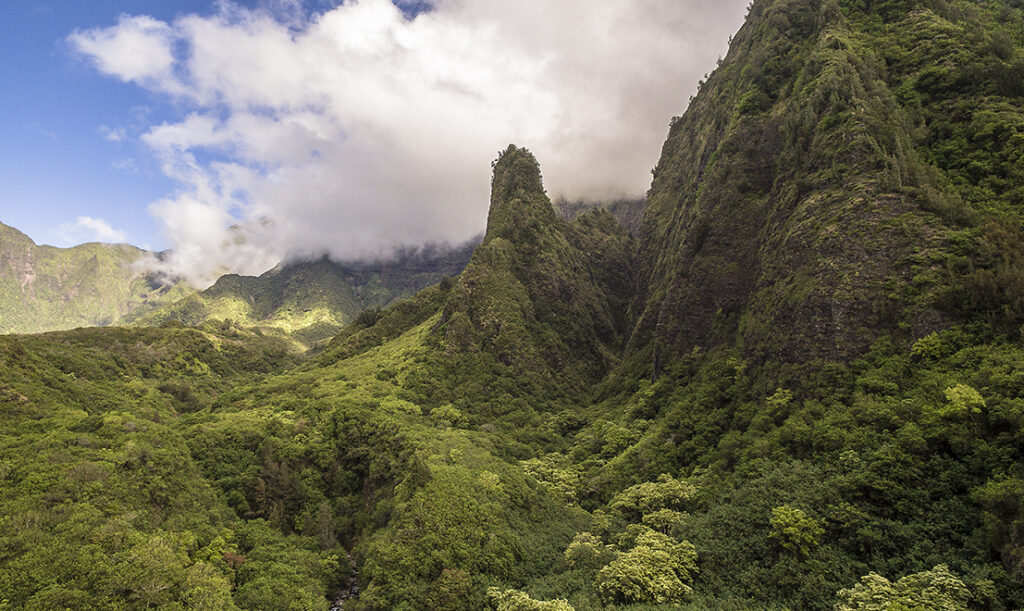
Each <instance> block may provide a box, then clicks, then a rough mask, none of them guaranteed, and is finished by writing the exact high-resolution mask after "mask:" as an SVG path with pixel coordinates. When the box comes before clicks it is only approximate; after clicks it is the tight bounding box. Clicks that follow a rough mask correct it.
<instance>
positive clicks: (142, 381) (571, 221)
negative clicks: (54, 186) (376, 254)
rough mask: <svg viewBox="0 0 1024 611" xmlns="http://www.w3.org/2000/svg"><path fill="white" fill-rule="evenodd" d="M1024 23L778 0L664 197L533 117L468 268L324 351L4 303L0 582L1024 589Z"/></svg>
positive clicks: (743, 594)
mask: <svg viewBox="0 0 1024 611" xmlns="http://www.w3.org/2000/svg"><path fill="white" fill-rule="evenodd" d="M1022 51H1024V8H1022V7H1021V6H1019V5H1018V4H1016V3H1014V2H1009V1H1007V2H1002V1H999V2H986V3H974V2H967V1H965V0H953V1H944V0H935V1H932V0H921V1H918V0H887V1H885V2H877V1H876V2H870V3H868V2H862V1H860V0H844V1H842V2H835V1H832V0H756V1H755V2H754V3H753V4H752V5H751V9H750V14H749V16H748V20H747V22H746V24H745V25H744V26H743V28H742V29H741V30H740V31H739V32H738V33H737V35H736V36H735V38H734V39H733V41H732V45H731V49H730V52H729V54H728V55H727V56H726V58H724V59H723V61H722V63H721V65H720V66H719V67H718V69H717V70H716V71H715V72H714V73H713V74H712V75H711V76H710V77H709V78H708V80H707V82H705V83H703V84H702V86H701V88H700V91H699V93H698V94H697V96H696V97H695V98H694V99H693V100H692V101H691V104H690V106H689V108H688V109H687V111H686V112H685V113H684V114H683V116H682V117H679V118H676V119H674V120H673V121H672V125H671V128H670V131H669V135H668V138H667V140H666V144H665V147H664V149H663V151H662V157H661V159H660V161H659V163H658V166H657V167H656V169H655V173H654V179H653V183H652V187H651V190H650V192H649V193H648V196H647V204H646V207H645V210H644V220H643V223H642V225H641V227H640V229H639V231H637V232H631V231H629V230H628V229H627V228H626V227H624V226H623V224H622V223H620V222H618V221H616V219H615V217H614V216H613V215H612V214H611V213H610V212H609V211H607V210H593V211H589V212H586V213H584V214H581V215H578V216H577V215H573V214H564V213H563V215H562V218H560V216H559V214H557V213H556V210H555V208H554V207H553V206H552V203H551V202H550V200H549V199H548V197H547V195H546V194H545V192H544V188H543V184H542V182H541V178H540V169H539V164H538V162H537V160H536V159H535V158H534V156H533V155H532V154H530V153H529V152H528V151H527V150H525V149H521V148H517V147H515V146H510V147H509V148H508V149H506V150H505V151H503V152H502V153H500V155H499V157H498V159H497V160H496V161H495V164H494V174H493V179H492V199H491V209H490V214H489V217H488V225H487V233H486V235H485V237H484V239H483V241H482V243H481V244H480V245H479V246H478V247H477V248H476V249H475V250H474V252H473V253H472V257H471V259H470V261H469V263H468V264H467V265H466V268H465V270H464V271H463V272H462V273H461V274H460V275H458V277H456V278H447V279H444V280H442V281H440V282H439V283H438V284H436V285H433V286H429V287H427V288H424V289H422V290H420V291H419V292H417V293H416V294H415V295H413V296H411V297H409V298H408V299H404V300H400V301H397V302H395V303H393V304H392V305H390V306H388V307H386V308H384V309H381V310H371V311H370V313H369V314H367V315H361V316H359V317H357V318H356V319H355V320H354V321H353V322H352V323H351V324H349V325H348V326H346V327H345V328H344V329H342V330H341V332H339V333H338V334H337V335H335V336H334V338H333V339H331V340H330V341H329V342H327V343H326V345H325V346H324V347H323V350H321V351H319V352H318V353H316V354H315V355H312V356H310V357H308V358H306V359H304V360H302V361H301V362H297V361H296V360H295V359H296V357H294V356H293V355H292V354H290V353H289V351H288V349H287V342H286V341H285V340H284V339H283V338H282V337H276V336H270V335H268V334H264V333H260V332H256V331H253V330H251V329H247V328H244V327H238V326H236V325H233V324H230V323H218V324H214V323H211V322H207V323H205V324H203V325H201V326H200V327H199V328H179V327H174V326H166V327H162V328H149V329H86V330H77V331H71V332H62V333H52V334H44V335H37V336H24V337H0V359H2V361H0V362H2V363H3V365H4V366H3V367H2V368H0V398H2V399H3V401H4V403H3V404H2V405H3V409H4V416H5V417H4V418H2V419H0V426H2V429H0V430H2V432H3V434H2V435H0V482H2V484H3V485H2V486H0V516H3V518H2V519H0V592H2V593H3V594H2V595H0V601H2V602H0V607H2V606H3V605H6V606H10V607H13V608H27V609H50V608H65V607H91V608H150V607H163V608H182V607H184V608H220V609H234V608H242V609H323V608H326V607H327V606H328V604H329V603H332V602H333V603H334V604H336V605H339V606H342V607H343V608H344V609H346V610H348V611H351V610H352V609H367V610H369V609H453V610H457V609H487V608H489V609H496V610H498V611H512V610H532V609H557V610H560V611H565V610H567V609H573V608H575V609H602V608H604V609H608V608H630V609H670V608H673V609H677V608H688V609H780V610H781V609H837V610H844V611H845V610H854V609H856V610H868V609H948V610H965V609H978V610H982V609H985V610H995V609H1014V608H1020V607H1022V606H1024V572H1022V570H1024V537H1022V536H1021V533H1022V532H1024V471H1022V465H1024V456H1022V449H1024V376H1022V373H1021V372H1022V371H1024V334H1022V333H1024V327H1022V324H1024V305H1022V304H1024V297H1022V296H1024V272H1022V270H1024V230H1022V228H1021V220H1022V219H1021V208H1020V205H1022V204H1024V201H1022V200H1021V199H1020V193H1021V192H1022V191H1021V189H1022V185H1024V183H1022V181H1021V180H1020V178H1021V177H1020V176H1019V173H1018V172H1019V169H1020V167H1022V166H1020V165H1019V163H1018V161H1019V160H1020V156H1021V155H1022V154H1024V140H1022V139H1021V138H1020V134H1022V133H1024V131H1022V130H1021V127H1022V126H1024V121H1022V118H1024V117H1022V115H1024V110H1022V108H1024V97H1022V96H1024V89H1021V88H1020V86H1019V82H1018V81H1016V80H1015V79H1014V75H1019V74H1024V73H1022V72H1021V71H1020V66H1021V61H1022V60H1021V59H1020V58H1021V57H1024V56H1022V55H1021V53H1022ZM254 282H255V281H254V280H246V279H243V278H227V279H225V280H224V286H222V287H221V290H223V291H224V292H225V293H227V294H230V295H238V294H244V292H245V291H246V290H250V289H248V288H247V287H249V286H250V284H252V283H254ZM266 282H269V280H267V281H266ZM252 303H259V304H263V303H269V304H270V305H267V306H263V305H261V306H260V307H261V308H265V309H264V310H259V309H258V308H257V310H259V311H273V308H274V307H278V306H277V305H276V304H275V303H272V302H270V301H267V302H264V301H260V300H259V299H256V298H253V300H252V301H251V302H249V305H247V307H250V308H251V307H253V306H252V305H251V304H252Z"/></svg>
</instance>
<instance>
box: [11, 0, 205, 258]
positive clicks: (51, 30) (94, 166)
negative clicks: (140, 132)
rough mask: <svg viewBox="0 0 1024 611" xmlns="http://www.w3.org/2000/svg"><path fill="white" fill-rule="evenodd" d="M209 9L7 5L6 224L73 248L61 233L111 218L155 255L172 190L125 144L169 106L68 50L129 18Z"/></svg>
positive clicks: (144, 1)
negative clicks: (158, 215) (157, 213)
mask: <svg viewBox="0 0 1024 611" xmlns="http://www.w3.org/2000/svg"><path fill="white" fill-rule="evenodd" d="M210 10H211V9H210V3H209V2H207V1H201V0H194V1H191V2H174V3H171V2H161V1H153V0H89V1H88V2H78V1H74V0H65V1H60V2H28V1H23V0H13V1H12V0H8V2H5V3H4V8H3V18H2V19H0V91H2V93H0V117H2V120H0V222H3V223H5V224H8V225H12V226H14V227H17V228H18V229H20V230H22V231H24V232H25V233H27V234H29V236H31V237H32V238H33V239H34V240H36V241H37V242H40V243H50V244H55V245H60V246H65V245H67V240H65V239H63V238H62V236H61V232H60V231H59V229H58V228H59V226H60V225H62V224H68V223H74V221H75V219H76V218H77V217H79V216H91V217H98V218H103V219H106V220H107V221H108V222H109V223H111V224H112V225H114V227H115V228H116V229H119V230H121V231H123V232H124V233H126V234H127V236H128V238H129V240H130V241H131V242H134V243H137V244H148V245H150V246H152V247H155V248H161V247H163V246H165V245H164V244H161V240H159V237H158V231H157V226H156V223H155V221H154V219H153V218H152V217H151V216H150V215H149V214H148V212H147V211H146V205H147V204H148V203H149V202H151V201H154V200H156V199H158V198H159V197H161V196H163V195H166V194H167V193H168V192H170V191H172V190H173V188H174V183H173V181H171V180H170V179H168V178H166V177H165V176H163V175H162V174H161V173H160V171H159V168H158V167H156V165H155V163H154V162H153V160H152V159H151V158H150V157H148V156H146V155H143V154H140V151H139V150H138V147H137V145H135V144H133V143H132V142H131V141H130V140H128V139H125V141H122V142H112V141H110V140H108V139H107V138H105V137H104V134H103V132H102V131H101V129H102V126H107V127H110V128H113V129H117V128H129V127H130V126H131V124H132V122H133V121H146V122H149V121H152V120H153V118H155V117H160V116H162V115H166V114H167V113H168V110H169V109H168V101H167V100H165V99H161V98H159V97H157V96H154V95H152V94H149V93H147V92H146V91H144V90H142V89H139V88H135V87H129V86H127V85H125V84H124V83H121V82H119V81H116V80H113V79H110V78H108V77H105V76H103V75H101V74H99V73H98V72H97V71H96V70H94V69H92V68H91V67H90V66H89V65H88V64H87V63H86V62H85V61H84V60H83V59H82V58H81V57H76V56H75V55H74V54H73V53H72V52H71V50H70V49H69V47H68V44H67V43H66V42H65V40H66V38H67V36H68V35H69V34H70V33H71V32H73V31H74V30H76V29H84V28H90V27H96V26H109V25H111V24H113V23H115V22H116V20H117V17H118V15H120V14H121V13H125V12H130V13H133V14H135V13H145V14H150V15H153V16H156V17H160V18H164V19H172V18H174V17H175V16H176V15H177V14H181V13H186V12H200V13H202V12H209V11H210Z"/></svg>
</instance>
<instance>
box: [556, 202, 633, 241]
mask: <svg viewBox="0 0 1024 611" xmlns="http://www.w3.org/2000/svg"><path fill="white" fill-rule="evenodd" d="M551 203H552V205H553V206H554V207H555V213H556V214H557V215H558V216H559V217H561V218H563V219H565V220H567V221H571V220H573V219H575V218H576V217H578V216H580V215H581V214H583V213H585V212H590V211H591V210H594V209H597V208H600V209H604V210H607V211H608V212H610V213H611V215H612V216H613V217H615V220H617V221H618V222H619V224H620V225H622V226H623V228H625V229H626V231H628V232H629V233H631V234H632V235H634V236H636V235H640V225H641V223H643V218H644V207H645V206H646V205H647V200H645V199H618V200H614V201H608V202H590V201H582V200H581V201H569V200H566V199H559V200H556V201H553V202H551Z"/></svg>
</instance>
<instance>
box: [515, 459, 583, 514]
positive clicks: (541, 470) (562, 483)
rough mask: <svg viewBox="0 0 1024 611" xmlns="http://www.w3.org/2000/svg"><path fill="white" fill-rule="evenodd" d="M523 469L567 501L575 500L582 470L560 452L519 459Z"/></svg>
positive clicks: (580, 485)
mask: <svg viewBox="0 0 1024 611" xmlns="http://www.w3.org/2000/svg"><path fill="white" fill-rule="evenodd" d="M519 464H520V466H521V467H522V469H523V471H525V472H526V473H528V474H530V475H531V476H533V477H534V478H536V479H537V480H538V481H540V482H541V483H543V484H544V485H545V486H548V487H549V488H550V489H551V490H553V491H555V492H557V493H558V494H561V495H563V496H564V497H565V500H566V501H567V502H569V503H575V502H577V500H578V498H579V494H580V489H581V487H582V485H583V483H582V481H581V476H582V470H581V469H580V468H579V467H578V466H577V465H574V464H572V462H571V461H569V460H568V459H567V458H566V457H565V456H563V455H561V454H554V453H552V454H547V455H545V456H542V457H538V458H531V459H529V460H524V461H521V462H520V463H519Z"/></svg>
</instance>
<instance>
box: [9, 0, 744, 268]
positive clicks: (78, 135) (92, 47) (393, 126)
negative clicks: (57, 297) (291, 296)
mask: <svg viewBox="0 0 1024 611" xmlns="http://www.w3.org/2000/svg"><path fill="white" fill-rule="evenodd" d="M746 4H747V0H647V1H645V2H636V1H635V0H602V1H601V2H596V3H595V2H593V1H592V0H559V2H551V1H550V0H516V1H515V2H495V1H492V0H459V1H457V2H456V1H445V2H440V3H437V4H436V5H435V6H434V7H433V8H431V5H430V4H429V3H428V2H427V1H425V0H348V1H346V2H344V3H342V2H340V1H339V0H244V1H237V0H236V1H230V0H221V1H220V2H217V3H214V2H212V1H211V0H177V1H166V0H164V1H157V0H88V1H78V0H62V1H49V2H45V1H27V0H7V2H5V3H4V6H3V9H0V11H2V13H0V222H3V223H5V224H8V225H12V226H14V227H16V228H18V229H20V230H22V231H24V232H25V233H27V234H28V235H29V236H31V237H32V238H33V239H34V240H36V242H38V243H47V244H54V245H58V246H68V245H71V244H72V243H77V242H81V241H86V240H89V239H100V240H102V241H120V240H125V241H128V242H130V243H133V244H136V245H139V246H143V247H147V248H151V249H154V250H162V249H171V250H173V251H174V254H173V255H172V257H170V258H169V259H167V260H168V261H169V263H167V265H169V266H170V269H169V270H168V271H171V272H173V273H178V274H182V275H184V276H186V277H189V278H191V279H193V280H194V281H195V282H196V283H198V284H202V283H206V282H211V281H212V279H214V278H216V276H217V275H218V274H221V273H224V272H226V271H235V272H239V273H259V272H260V271H263V270H265V269H267V268H268V267H270V266H272V265H273V264H274V263H276V262H277V261H280V260H281V259H282V258H286V257H294V256H320V255H322V254H329V255H331V256H333V257H335V258H354V257H365V256H375V255H381V254H386V253H387V252H389V251H390V250H391V249H393V248H395V247H396V246H415V245H418V244H423V243H426V242H444V241H447V242H459V241H461V240H464V239H468V238H470V237H472V236H474V235H476V234H478V233H479V232H480V231H481V230H482V229H483V225H484V221H485V219H486V213H487V205H488V199H489V197H488V190H489V189H488V188H489V179H490V176H489V167H490V162H491V160H492V159H493V158H494V157H495V156H496V155H497V153H498V152H499V151H500V150H502V149H504V148H505V147H506V146H507V145H508V144H509V143H510V142H512V143H516V144H519V145H521V146H526V147H528V148H530V150H531V151H533V152H534V153H535V154H536V155H537V157H538V159H539V161H540V163H541V167H542V168H543V171H544V177H545V185H546V187H547V189H548V192H549V194H550V195H551V196H552V197H554V198H557V197H563V196H564V197H567V198H569V199H591V200H595V199H603V198H607V199H612V198H618V197H624V196H640V195H642V194H643V192H644V191H645V190H646V188H647V186H648V183H649V180H650V174H649V170H650V168H651V167H653V166H654V164H655V162H656V161H657V156H658V153H659V152H660V148H661V143H662V142H663V140H664V137H665V133H666V131H667V127H668V123H669V120H670V119H671V117H672V116H673V115H677V114H680V113H681V112H682V111H683V110H684V109H685V105H686V100H687V99H689V97H690V96H691V95H693V94H694V93H695V92H696V85H697V82H698V80H700V78H701V77H702V76H703V75H704V74H705V73H706V72H708V71H710V70H711V69H712V68H713V67H714V64H715V61H716V59H717V58H719V57H720V56H722V55H724V53H725V51H726V49H727V42H726V41H727V39H728V37H729V35H730V34H733V33H734V32H735V30H736V28H738V27H739V25H740V23H741V22H742V18H743V16H744V14H745V7H746ZM396 7H397V8H396ZM428 9H429V10H428ZM191 15H195V16H196V17H190V16H191ZM311 15H315V16H316V17H315V18H313V19H309V18H308V17H310V16H311ZM297 16H299V17H300V18H297ZM72 36H74V38H73V40H72V39H69V37H72ZM80 219H85V222H82V221H81V220H80ZM76 222H77V223H78V225H77V230H76V229H75V226H76Z"/></svg>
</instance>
